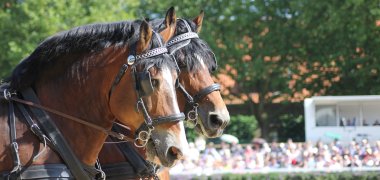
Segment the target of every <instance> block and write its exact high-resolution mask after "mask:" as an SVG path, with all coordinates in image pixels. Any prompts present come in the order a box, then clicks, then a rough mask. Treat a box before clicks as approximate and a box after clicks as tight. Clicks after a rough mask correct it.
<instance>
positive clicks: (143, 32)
mask: <svg viewBox="0 0 380 180" xmlns="http://www.w3.org/2000/svg"><path fill="white" fill-rule="evenodd" d="M152 34H153V30H152V28H151V27H150V26H149V24H148V22H146V21H143V22H142V23H141V25H140V39H139V41H138V43H137V49H136V50H137V53H141V52H143V51H144V50H145V49H147V48H148V46H149V43H150V41H151V39H152Z"/></svg>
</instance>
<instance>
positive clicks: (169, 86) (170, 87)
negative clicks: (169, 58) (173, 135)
mask: <svg viewBox="0 0 380 180" xmlns="http://www.w3.org/2000/svg"><path fill="white" fill-rule="evenodd" d="M162 74H163V77H164V78H163V79H164V81H165V83H164V85H165V86H166V87H165V88H166V90H167V92H169V93H170V94H169V95H168V97H167V98H170V99H171V100H172V104H173V106H174V113H179V112H180V111H179V107H178V102H177V97H176V92H175V89H174V84H173V76H172V73H171V72H170V70H169V68H168V67H164V68H162Z"/></svg>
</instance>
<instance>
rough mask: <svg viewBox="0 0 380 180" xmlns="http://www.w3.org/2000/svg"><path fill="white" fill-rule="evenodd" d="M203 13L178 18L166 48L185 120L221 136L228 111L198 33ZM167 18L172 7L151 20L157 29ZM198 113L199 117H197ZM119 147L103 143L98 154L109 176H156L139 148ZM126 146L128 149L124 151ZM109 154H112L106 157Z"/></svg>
mask: <svg viewBox="0 0 380 180" xmlns="http://www.w3.org/2000/svg"><path fill="white" fill-rule="evenodd" d="M203 16H204V14H203V12H202V13H201V14H200V15H199V16H197V17H196V18H194V19H193V20H182V19H181V20H179V21H177V24H176V31H175V36H174V37H172V38H171V40H170V41H169V43H168V48H169V50H170V52H171V54H172V55H174V57H175V58H176V61H177V63H178V66H179V67H180V68H181V73H180V76H179V77H180V78H179V80H180V82H181V86H180V88H178V89H177V95H178V102H179V104H180V107H181V109H182V110H183V111H185V112H186V115H187V120H188V121H193V122H190V123H196V124H197V125H196V127H197V130H198V132H201V133H203V134H204V135H206V136H208V137H216V136H219V135H221V133H222V132H223V129H224V128H225V127H226V125H227V124H228V122H229V113H228V111H227V108H226V105H225V104H224V102H223V99H222V98H221V95H220V92H219V91H218V90H219V88H220V87H219V86H218V85H217V84H214V81H213V79H212V77H211V74H210V72H212V71H213V70H215V69H216V67H217V64H216V60H215V56H214V54H213V52H212V51H211V49H210V48H209V47H208V46H207V44H206V43H205V42H204V41H203V40H201V39H199V37H198V35H197V33H198V32H199V31H200V29H201V26H202V20H203ZM168 19H176V17H175V13H174V12H173V9H169V11H168V12H167V14H166V17H165V19H156V20H153V21H151V23H152V24H153V26H154V28H155V29H157V30H158V31H159V30H160V27H161V26H162V24H163V22H168ZM164 39H165V38H164ZM168 40H169V39H168ZM198 110H199V111H198ZM198 112H199V113H200V118H198V117H197V113H198ZM191 113H195V114H191ZM119 146H120V147H122V149H123V150H124V151H123V150H120V148H118V147H117V146H116V145H115V144H105V145H104V147H103V149H102V151H101V153H100V156H99V159H100V163H101V164H102V165H103V169H104V170H105V172H106V174H107V178H108V179H130V178H139V177H146V176H151V177H154V176H155V172H154V169H152V168H154V167H151V165H150V163H148V162H146V161H145V162H144V159H143V158H138V157H135V156H140V155H141V156H142V157H145V152H144V150H143V149H138V151H140V152H139V153H140V155H139V154H137V153H136V152H135V151H134V149H133V145H131V144H119ZM123 147H124V148H123ZM125 147H127V148H125ZM128 148H129V151H127V152H125V150H126V149H128ZM111 153H112V154H113V156H109V154H111ZM128 161H132V162H128ZM158 175H159V177H160V179H167V178H168V177H169V175H168V170H167V169H166V170H164V173H163V172H161V173H159V174H158ZM164 176H165V177H164Z"/></svg>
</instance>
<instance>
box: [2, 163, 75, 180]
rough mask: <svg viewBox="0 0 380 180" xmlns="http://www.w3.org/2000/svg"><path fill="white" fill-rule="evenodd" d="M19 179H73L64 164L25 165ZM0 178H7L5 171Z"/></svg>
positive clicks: (4, 179) (3, 179) (5, 179)
mask: <svg viewBox="0 0 380 180" xmlns="http://www.w3.org/2000/svg"><path fill="white" fill-rule="evenodd" d="M18 178H19V179H61V180H73V179H74V177H73V176H72V174H71V172H70V170H69V169H68V168H67V166H66V165H64V164H45V165H31V166H28V167H25V168H24V169H23V171H22V173H20V176H19V177H18ZM0 180H8V179H7V177H6V173H4V174H1V173H0Z"/></svg>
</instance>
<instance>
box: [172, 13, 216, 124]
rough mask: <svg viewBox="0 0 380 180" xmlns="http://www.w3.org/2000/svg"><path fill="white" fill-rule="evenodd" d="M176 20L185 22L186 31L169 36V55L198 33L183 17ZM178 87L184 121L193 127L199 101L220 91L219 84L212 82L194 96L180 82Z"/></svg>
mask: <svg viewBox="0 0 380 180" xmlns="http://www.w3.org/2000/svg"><path fill="white" fill-rule="evenodd" d="M178 20H179V21H182V22H183V23H184V24H185V26H186V28H187V31H188V32H186V33H183V34H180V35H178V36H174V37H172V38H171V40H169V41H168V43H167V44H166V46H167V47H168V48H171V47H174V49H173V50H172V51H170V54H171V55H173V54H174V53H175V52H176V51H177V50H179V49H181V48H183V47H185V46H187V45H189V44H190V41H191V39H199V36H198V34H197V33H195V32H192V30H191V28H190V25H189V24H188V23H187V22H186V21H185V20H183V19H178ZM180 43H183V44H180ZM175 45H177V47H175ZM214 56H215V55H214ZM173 57H174V56H173ZM215 64H216V62H215ZM179 89H180V91H181V92H182V94H183V96H184V97H185V99H186V105H185V114H186V121H187V122H188V123H187V126H189V127H195V126H196V125H197V122H198V106H199V102H200V101H201V100H202V99H203V98H204V97H206V96H207V95H208V94H210V93H212V92H214V91H220V84H218V83H213V84H211V85H210V86H208V87H206V88H203V89H202V90H200V91H199V92H198V93H196V94H195V95H194V96H191V95H190V93H188V92H187V91H186V89H185V88H184V87H183V85H182V84H181V83H179Z"/></svg>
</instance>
